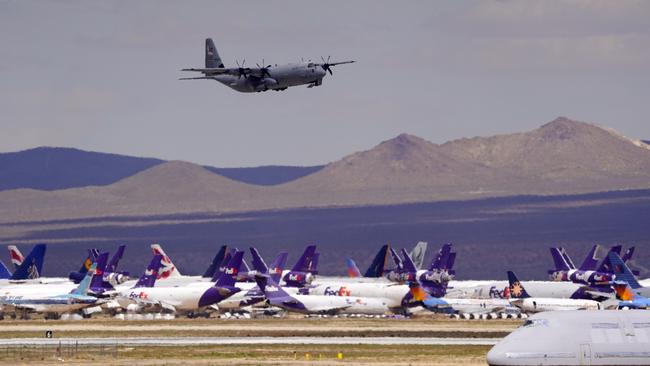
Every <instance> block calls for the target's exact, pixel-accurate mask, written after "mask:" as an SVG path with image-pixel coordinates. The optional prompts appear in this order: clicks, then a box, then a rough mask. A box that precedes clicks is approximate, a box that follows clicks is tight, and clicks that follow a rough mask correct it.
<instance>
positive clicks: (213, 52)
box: [205, 38, 224, 68]
mask: <svg viewBox="0 0 650 366" xmlns="http://www.w3.org/2000/svg"><path fill="white" fill-rule="evenodd" d="M205 67H206V68H215V67H224V65H223V62H222V61H221V57H219V53H218V52H217V47H215V46H214V41H212V38H206V39H205Z"/></svg>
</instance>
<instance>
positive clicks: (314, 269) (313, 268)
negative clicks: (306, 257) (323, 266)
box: [307, 252, 320, 275]
mask: <svg viewBox="0 0 650 366" xmlns="http://www.w3.org/2000/svg"><path fill="white" fill-rule="evenodd" d="M319 258H320V253H319V252H316V253H314V255H313V256H312V257H311V261H310V262H309V265H308V266H307V272H308V273H311V274H312V275H317V274H318V259H319Z"/></svg>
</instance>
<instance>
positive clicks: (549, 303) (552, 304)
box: [510, 297, 602, 313]
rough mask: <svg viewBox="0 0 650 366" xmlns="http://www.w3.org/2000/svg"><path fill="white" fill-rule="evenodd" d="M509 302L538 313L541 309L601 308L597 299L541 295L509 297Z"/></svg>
mask: <svg viewBox="0 0 650 366" xmlns="http://www.w3.org/2000/svg"><path fill="white" fill-rule="evenodd" d="M510 303H511V304H512V305H514V306H516V307H518V308H519V309H521V311H523V312H526V313H540V312H543V311H566V310H601V309H602V307H601V305H600V303H599V302H598V301H593V300H574V299H555V298H543V297H529V298H526V299H511V300H510Z"/></svg>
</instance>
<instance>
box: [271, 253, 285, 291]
mask: <svg viewBox="0 0 650 366" xmlns="http://www.w3.org/2000/svg"><path fill="white" fill-rule="evenodd" d="M288 256H289V253H287V252H280V253H278V255H277V256H276V257H275V259H274V260H273V263H271V267H269V270H268V273H269V276H271V279H272V280H273V281H275V282H276V283H278V282H279V281H280V278H281V277H282V270H283V269H284V266H285V265H286V264H287V257H288Z"/></svg>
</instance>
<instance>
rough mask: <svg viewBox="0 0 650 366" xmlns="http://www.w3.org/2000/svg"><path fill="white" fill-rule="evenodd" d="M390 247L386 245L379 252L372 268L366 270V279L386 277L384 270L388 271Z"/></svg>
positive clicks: (371, 265)
mask: <svg viewBox="0 0 650 366" xmlns="http://www.w3.org/2000/svg"><path fill="white" fill-rule="evenodd" d="M389 247H390V245H388V244H386V245H384V246H383V247H381V249H379V251H378V252H377V255H376V256H375V259H373V261H372V263H371V264H370V267H368V269H367V270H366V273H365V274H364V275H363V276H364V277H381V276H383V275H384V270H385V269H386V261H387V259H388V248H389Z"/></svg>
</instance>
